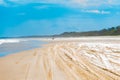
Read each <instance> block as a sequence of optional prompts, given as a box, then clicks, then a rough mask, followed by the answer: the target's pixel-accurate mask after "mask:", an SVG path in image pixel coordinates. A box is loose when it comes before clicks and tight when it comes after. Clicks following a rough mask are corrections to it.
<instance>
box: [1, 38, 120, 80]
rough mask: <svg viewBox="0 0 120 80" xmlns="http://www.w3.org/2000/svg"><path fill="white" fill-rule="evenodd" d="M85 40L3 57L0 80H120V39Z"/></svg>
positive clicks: (52, 43) (50, 44)
mask: <svg viewBox="0 0 120 80" xmlns="http://www.w3.org/2000/svg"><path fill="white" fill-rule="evenodd" d="M85 40H86V41H85ZM85 40H84V39H83V40H82V41H79V40H76V41H75V40H71V41H66V40H64V41H63V40H62V41H55V42H54V41H53V42H51V43H49V44H46V45H43V47H42V48H36V49H32V50H29V51H23V52H19V53H15V54H10V55H8V56H5V57H1V58H0V80H120V40H119V39H114V38H113V39H112V40H111V39H110V40H109V39H108V40H106V39H105V40H104V39H101V40H91V41H89V40H88V39H85Z"/></svg>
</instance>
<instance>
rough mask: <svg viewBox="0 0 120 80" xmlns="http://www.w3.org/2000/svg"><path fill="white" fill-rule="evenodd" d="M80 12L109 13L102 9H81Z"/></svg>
mask: <svg viewBox="0 0 120 80" xmlns="http://www.w3.org/2000/svg"><path fill="white" fill-rule="evenodd" d="M82 12H85V13H95V14H110V13H111V12H110V11H104V10H82Z"/></svg>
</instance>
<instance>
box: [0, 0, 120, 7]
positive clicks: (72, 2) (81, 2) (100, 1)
mask: <svg viewBox="0 0 120 80" xmlns="http://www.w3.org/2000/svg"><path fill="white" fill-rule="evenodd" d="M0 1H5V0H0ZM7 1H9V2H12V3H16V4H29V3H51V4H60V5H64V6H69V7H89V6H103V5H120V1H119V0H7Z"/></svg>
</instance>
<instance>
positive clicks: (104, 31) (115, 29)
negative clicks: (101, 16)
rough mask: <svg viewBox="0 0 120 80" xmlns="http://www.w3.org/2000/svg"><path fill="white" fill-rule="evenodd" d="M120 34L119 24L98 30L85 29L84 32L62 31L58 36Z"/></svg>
mask: <svg viewBox="0 0 120 80" xmlns="http://www.w3.org/2000/svg"><path fill="white" fill-rule="evenodd" d="M114 35H120V26H117V27H111V28H108V29H102V30H99V31H86V32H64V33H62V34H60V35H55V36H59V37H79V36H114Z"/></svg>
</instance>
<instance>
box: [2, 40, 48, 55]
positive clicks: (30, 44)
mask: <svg viewBox="0 0 120 80" xmlns="http://www.w3.org/2000/svg"><path fill="white" fill-rule="evenodd" d="M46 43H47V42H43V41H40V40H35V39H0V57H3V56H6V55H9V54H12V53H17V52H21V51H25V50H30V49H34V48H38V47H41V46H42V45H43V44H46Z"/></svg>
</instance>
